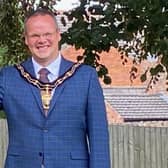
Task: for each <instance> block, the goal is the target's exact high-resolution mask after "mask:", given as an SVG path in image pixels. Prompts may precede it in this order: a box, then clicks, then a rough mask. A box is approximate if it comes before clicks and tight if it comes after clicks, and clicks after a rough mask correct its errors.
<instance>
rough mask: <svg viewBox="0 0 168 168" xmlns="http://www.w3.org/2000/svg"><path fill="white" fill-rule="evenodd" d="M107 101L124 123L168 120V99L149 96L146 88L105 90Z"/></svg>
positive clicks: (158, 95) (164, 96)
mask: <svg viewBox="0 0 168 168" xmlns="http://www.w3.org/2000/svg"><path fill="white" fill-rule="evenodd" d="M103 92H104V96H105V100H106V101H107V102H108V103H109V104H110V105H111V106H112V108H114V109H115V110H116V111H117V112H118V113H119V114H120V115H121V117H122V118H123V119H124V121H158V120H168V97H167V95H165V94H163V93H156V94H148V93H146V89H145V88H144V87H110V88H103Z"/></svg>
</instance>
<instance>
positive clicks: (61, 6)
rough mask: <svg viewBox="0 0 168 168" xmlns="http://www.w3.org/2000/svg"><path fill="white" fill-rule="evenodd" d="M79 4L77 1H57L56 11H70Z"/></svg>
mask: <svg viewBox="0 0 168 168" xmlns="http://www.w3.org/2000/svg"><path fill="white" fill-rule="evenodd" d="M77 4H79V1H78V0H61V1H60V2H59V1H58V3H57V6H56V9H57V10H70V9H72V8H74V7H76V5H77Z"/></svg>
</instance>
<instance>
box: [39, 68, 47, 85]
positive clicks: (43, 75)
mask: <svg viewBox="0 0 168 168" xmlns="http://www.w3.org/2000/svg"><path fill="white" fill-rule="evenodd" d="M38 73H39V75H40V77H39V80H40V81H41V82H44V83H48V82H49V79H48V74H49V73H50V72H49V70H48V69H47V68H41V69H40V70H39V72H38Z"/></svg>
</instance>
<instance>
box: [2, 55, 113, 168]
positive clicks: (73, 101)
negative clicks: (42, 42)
mask: <svg viewBox="0 0 168 168" xmlns="http://www.w3.org/2000/svg"><path fill="white" fill-rule="evenodd" d="M72 64H73V63H72V62H70V61H67V60H65V59H64V58H62V61H61V68H60V75H62V74H63V73H64V72H65V71H67V69H69V68H70V67H71V66H72ZM22 65H23V66H24V68H25V69H26V71H28V72H29V73H30V74H31V75H32V76H35V74H34V70H33V64H32V61H31V59H28V60H27V61H25V62H24V63H23V64H22ZM0 108H1V109H3V110H4V111H5V112H6V115H7V121H8V128H9V146H8V151H7V158H6V162H5V168H40V167H41V164H42V162H44V164H45V168H110V156H109V144H108V143H109V142H108V141H109V139H108V127H107V120H106V113H105V105H104V98H103V94H102V89H101V87H100V84H99V81H98V78H97V74H96V71H95V70H94V68H91V67H90V66H87V65H82V66H81V67H79V68H78V70H77V71H76V72H75V74H74V75H73V76H72V77H70V78H69V79H67V80H66V81H64V83H62V84H61V85H60V86H58V87H57V88H56V89H55V92H54V95H53V98H52V100H51V106H50V109H49V111H48V116H47V117H45V115H44V112H43V109H42V102H41V97H40V91H39V89H38V88H36V87H35V86H33V85H32V84H30V83H28V82H27V81H26V80H25V79H24V78H23V77H21V76H20V74H19V72H18V70H17V69H16V68H15V67H12V66H11V67H5V68H3V69H2V70H1V72H0Z"/></svg>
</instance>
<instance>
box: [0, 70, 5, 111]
mask: <svg viewBox="0 0 168 168" xmlns="http://www.w3.org/2000/svg"><path fill="white" fill-rule="evenodd" d="M3 71H4V70H3V69H1V70H0V112H1V110H2V109H3V105H2V104H3V97H4V86H5V80H4V72H3Z"/></svg>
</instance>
